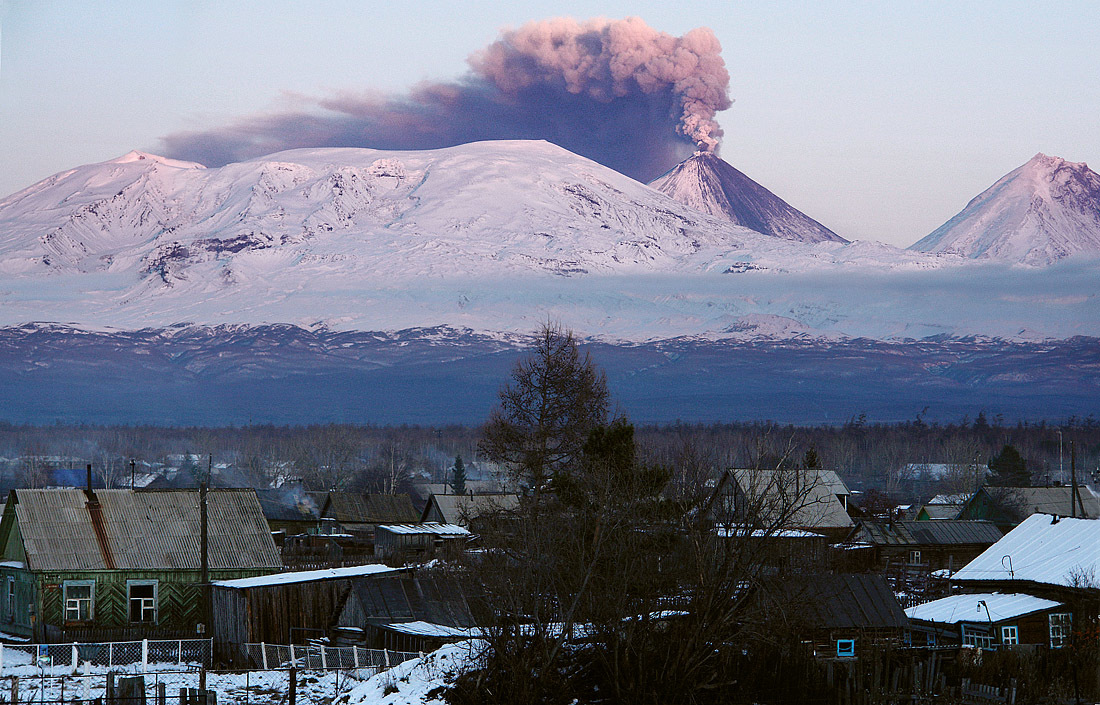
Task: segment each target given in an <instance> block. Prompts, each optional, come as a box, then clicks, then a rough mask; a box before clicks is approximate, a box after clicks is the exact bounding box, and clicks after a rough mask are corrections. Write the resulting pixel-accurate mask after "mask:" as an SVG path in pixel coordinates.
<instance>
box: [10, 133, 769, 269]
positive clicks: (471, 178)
mask: <svg viewBox="0 0 1100 705" xmlns="http://www.w3.org/2000/svg"><path fill="white" fill-rule="evenodd" d="M760 239H761V238H760V236H759V235H758V234H756V233H753V232H750V231H748V230H746V229H743V228H737V227H730V226H729V224H728V223H725V222H723V221H719V220H716V219H713V218H707V217H704V216H701V215H700V214H699V213H696V212H694V211H692V210H691V209H688V208H684V207H683V206H682V205H680V204H677V203H675V202H674V201H672V200H670V199H667V198H665V197H663V196H661V195H660V194H657V193H655V192H653V191H652V190H650V189H648V188H646V187H645V186H643V185H642V184H639V183H637V182H636V181H634V180H632V179H629V178H627V177H625V176H623V175H621V174H619V173H617V172H614V171H612V170H610V169H607V168H605V167H602V166H600V165H598V164H596V163H594V162H591V161H589V160H587V159H583V158H582V157H578V156H576V155H574V154H572V153H570V152H567V151H565V150H563V149H561V148H559V147H556V146H554V145H551V144H549V143H546V142H520V141H516V142H481V143H474V144H468V145H462V146H460V147H454V148H450V149H441V150H429V151H422V152H380V151H376V150H368V149H310V150H293V151H289V152H283V153H279V154H273V155H270V156H268V157H264V158H262V159H257V160H253V161H249V162H242V163H237V164H230V165H227V166H225V167H222V168H220V169H204V168H202V167H201V166H199V165H197V164H189V163H183V162H173V161H170V160H166V159H162V158H159V157H154V156H152V155H144V154H136V153H135V154H130V155H127V156H125V157H123V158H121V159H117V160H113V161H110V162H106V163H102V164H92V165H88V166H84V167H80V168H78V169H74V170H72V171H69V172H65V173H63V174H58V175H56V176H54V177H51V178H50V179H47V180H46V181H44V182H42V183H40V184H36V185H35V186H32V187H30V188H29V189H26V190H24V191H22V192H20V193H17V194H15V195H14V196H11V197H10V198H8V199H5V200H4V201H2V202H0V256H2V262H3V264H0V267H2V271H4V272H9V273H11V272H28V273H29V272H34V271H52V272H74V271H79V272H95V271H111V272H117V271H126V270H135V269H136V270H137V271H139V272H140V273H141V274H143V275H146V276H147V275H155V276H156V277H157V278H159V279H160V280H161V281H162V282H163V283H173V282H175V281H179V280H185V279H188V278H189V277H191V276H193V275H194V276H200V277H204V278H208V277H209V276H210V275H216V277H215V279H220V280H221V281H223V282H232V281H233V280H234V279H236V278H238V277H241V276H248V275H249V273H251V272H255V271H257V270H258V271H259V272H262V273H263V276H268V275H270V274H273V273H275V272H277V271H279V272H281V273H282V274H286V273H288V272H290V271H291V270H295V269H297V270H299V271H302V270H310V271H312V272H313V273H314V274H319V273H323V272H331V271H340V272H345V273H347V272H355V273H356V274H357V275H358V276H377V275H387V274H388V275H393V274H397V275H401V276H408V275H426V274H431V275H448V274H455V273H463V274H470V273H474V272H478V273H485V274H495V275H499V274H501V273H506V272H521V271H543V272H552V273H559V274H572V273H585V272H623V271H680V270H682V269H684V268H689V269H705V268H706V267H707V265H708V264H709V263H710V262H711V261H712V260H713V259H714V258H715V257H716V256H717V255H720V254H721V253H723V252H725V251H726V250H729V249H731V248H735V247H740V246H741V245H743V244H744V243H745V241H746V240H750V241H752V240H760ZM212 270H216V271H212ZM280 276H281V274H280Z"/></svg>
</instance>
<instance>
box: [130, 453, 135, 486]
mask: <svg viewBox="0 0 1100 705" xmlns="http://www.w3.org/2000/svg"><path fill="white" fill-rule="evenodd" d="M134 465H135V463H134V459H133V458H130V491H131V492H133V491H134Z"/></svg>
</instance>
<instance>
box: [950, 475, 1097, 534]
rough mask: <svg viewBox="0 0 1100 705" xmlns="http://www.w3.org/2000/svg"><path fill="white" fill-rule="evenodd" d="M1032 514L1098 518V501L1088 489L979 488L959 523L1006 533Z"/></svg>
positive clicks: (969, 501) (1082, 487) (1080, 486)
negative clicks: (979, 522) (985, 523)
mask: <svg viewBox="0 0 1100 705" xmlns="http://www.w3.org/2000/svg"><path fill="white" fill-rule="evenodd" d="M1032 514H1057V515H1058V516H1064V517H1077V518H1079V519H1097V518H1100V498H1097V496H1096V495H1094V494H1093V493H1092V491H1091V490H1089V488H1088V487H1084V486H1082V485H1078V486H1076V487H1070V486H1066V485H1059V486H1056V487H988V486H987V487H983V488H981V489H980V490H978V491H977V492H975V493H974V494H973V495H972V496H971V497H970V499H969V500H967V502H966V504H965V505H963V508H962V510H961V511H960V512H959V517H958V518H959V519H986V520H989V521H992V522H993V523H995V524H997V526H1000V527H1001V529H1002V530H1004V531H1008V530H1009V529H1011V528H1012V527H1014V526H1016V525H1017V524H1019V523H1020V522H1022V521H1023V520H1024V519H1026V518H1028V517H1029V516H1031V515H1032Z"/></svg>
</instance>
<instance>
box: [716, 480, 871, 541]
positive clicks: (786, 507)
mask: <svg viewBox="0 0 1100 705" xmlns="http://www.w3.org/2000/svg"><path fill="white" fill-rule="evenodd" d="M829 472H830V473H831V471H829ZM831 474H832V475H833V476H834V477H835V476H836V473H831ZM730 480H732V481H733V483H734V484H735V490H736V491H737V492H740V493H741V494H742V495H743V497H744V498H745V500H746V501H747V502H748V503H749V504H751V505H753V507H754V508H755V509H756V510H757V512H756V513H758V514H759V517H757V518H758V519H759V520H761V521H763V522H765V523H769V524H770V523H774V522H779V523H782V524H783V525H784V526H786V527H790V528H801V529H846V528H851V527H852V518H851V517H850V516H848V512H846V511H844V505H842V504H841V503H840V500H839V499H837V496H836V493H834V492H833V488H834V485H833V484H832V483H831V482H830V480H829V479H828V477H827V476H825V475H823V473H821V472H818V471H807V470H801V469H797V470H756V469H749V468H738V469H733V470H728V471H726V472H725V473H723V476H722V478H721V479H720V480H719V484H718V487H717V488H716V491H715V495H716V496H717V495H718V494H719V493H721V492H722V491H723V489H728V485H729V481H730ZM838 480H839V478H838ZM712 501H713V500H712ZM788 513H789V516H786V517H784V516H782V515H784V514H788Z"/></svg>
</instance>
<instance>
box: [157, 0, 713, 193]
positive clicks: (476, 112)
mask: <svg viewBox="0 0 1100 705" xmlns="http://www.w3.org/2000/svg"><path fill="white" fill-rule="evenodd" d="M720 52H721V46H720V45H719V43H718V40H717V39H716V38H715V36H714V34H713V32H711V31H710V30H709V29H706V28H698V29H693V30H691V31H690V32H688V33H687V34H685V35H684V36H682V37H673V36H672V35H669V34H667V33H664V32H658V31H657V30H654V29H652V28H651V27H649V26H648V25H646V24H645V22H643V21H642V20H641V19H638V18H636V17H631V18H627V19H624V20H608V19H593V20H588V21H585V22H578V21H577V20H574V19H571V18H556V19H549V20H543V21H539V22H531V23H528V24H526V25H523V26H522V27H520V28H518V29H513V30H507V31H505V32H503V33H502V34H501V36H500V38H499V39H498V40H497V41H495V42H493V43H492V44H490V45H489V46H488V47H486V48H485V49H483V50H481V51H479V52H477V53H475V54H474V55H473V56H471V57H470V59H469V64H470V69H471V70H470V72H469V73H468V74H467V75H466V76H465V77H463V78H462V79H460V80H458V81H455V82H452V83H425V84H422V85H420V86H417V87H416V88H415V89H413V90H412V91H410V92H409V93H408V94H406V95H397V96H385V97H381V98H380V97H378V96H376V95H366V94H364V95H345V96H337V97H331V98H327V99H320V100H317V101H315V103H314V104H313V106H312V109H310V110H304V111H296V112H285V113H276V114H269V115H260V116H254V117H250V118H245V119H243V120H241V121H239V122H237V123H235V124H232V125H229V126H226V127H222V128H215V129H212V130H208V131H203V132H187V133H178V134H174V135H169V136H167V137H165V138H164V139H163V141H164V147H165V152H166V153H167V154H168V155H170V156H173V157H176V158H181V159H190V160H193V161H198V162H201V163H204V164H206V165H208V166H220V165H222V164H226V163H229V162H233V161H240V160H242V159H250V158H253V157H257V156H261V155H264V154H269V153H271V152H277V151H280V150H283V149H292V148H296V147H337V146H339V147H372V148H376V149H436V148H440V147H448V146H453V145H456V144H463V143H466V142H473V141H478V140H489V139H545V140H549V141H551V142H554V143H556V144H558V145H560V146H562V147H564V148H566V149H568V150H570V151H573V152H576V153H578V154H581V155H583V156H586V157H589V158H590V159H593V160H595V161H598V162H600V163H602V164H604V165H606V166H609V167H611V168H613V169H617V170H618V171H620V172H623V173H625V174H627V175H629V176H633V177H635V178H637V179H640V180H642V181H648V180H650V179H652V178H654V177H656V176H658V175H660V174H661V173H663V172H664V171H665V170H667V169H668V168H670V167H671V166H672V165H674V164H675V163H676V162H678V161H680V159H682V158H683V157H685V156H687V155H688V154H690V152H691V151H692V150H693V149H698V150H703V151H715V150H716V149H717V147H718V143H719V140H720V139H721V136H722V129H721V128H720V127H719V126H718V123H717V122H716V121H715V114H716V113H717V112H718V111H720V110H724V109H726V108H728V107H729V106H730V102H731V101H730V98H729V95H728V89H729V74H728V73H727V71H726V67H725V63H724V62H723V61H722V57H721V54H720Z"/></svg>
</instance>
